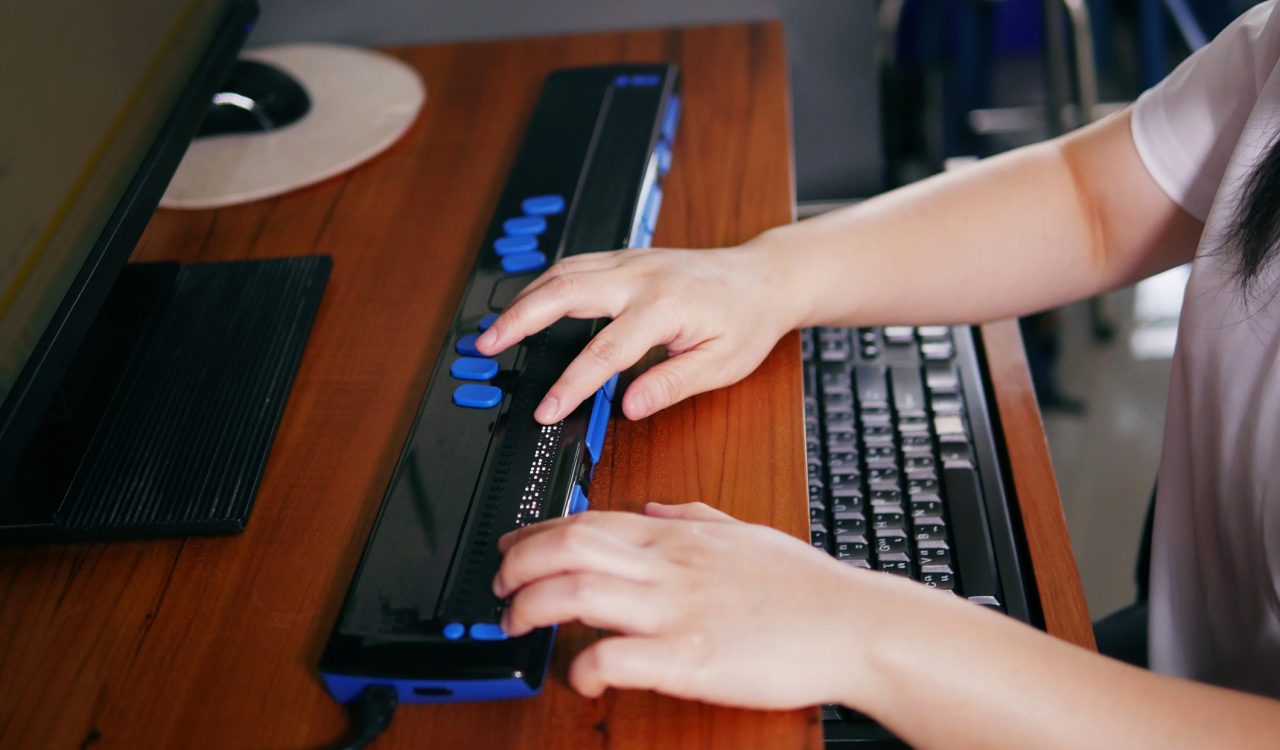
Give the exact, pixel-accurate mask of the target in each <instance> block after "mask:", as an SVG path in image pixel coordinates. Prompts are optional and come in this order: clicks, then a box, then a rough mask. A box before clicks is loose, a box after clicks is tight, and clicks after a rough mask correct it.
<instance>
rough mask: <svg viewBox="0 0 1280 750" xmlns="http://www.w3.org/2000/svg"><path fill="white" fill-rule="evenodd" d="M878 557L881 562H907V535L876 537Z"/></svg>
mask: <svg viewBox="0 0 1280 750" xmlns="http://www.w3.org/2000/svg"><path fill="white" fill-rule="evenodd" d="M876 559H878V560H880V561H881V562H896V561H902V562H906V561H908V560H909V559H910V558H909V557H908V556H907V538H906V537H905V536H882V537H876Z"/></svg>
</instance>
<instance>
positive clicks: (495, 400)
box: [453, 383, 502, 409]
mask: <svg viewBox="0 0 1280 750" xmlns="http://www.w3.org/2000/svg"><path fill="white" fill-rule="evenodd" d="M453 403H455V404H457V405H458V406H465V407H466V408H468V409H492V408H493V407H495V406H497V405H498V404H500V403H502V390H501V389H500V388H498V387H497V386H492V385H481V384H480V383H463V384H462V385H460V386H458V387H457V388H455V389H454V390H453Z"/></svg>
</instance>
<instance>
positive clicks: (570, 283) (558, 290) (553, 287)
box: [544, 271, 578, 300]
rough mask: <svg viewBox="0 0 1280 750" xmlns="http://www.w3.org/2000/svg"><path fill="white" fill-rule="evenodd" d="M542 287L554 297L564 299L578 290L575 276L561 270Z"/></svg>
mask: <svg viewBox="0 0 1280 750" xmlns="http://www.w3.org/2000/svg"><path fill="white" fill-rule="evenodd" d="M544 288H545V289H546V290H547V293H548V294H550V295H551V296H553V297H554V298H556V299H560V300H566V299H569V298H570V297H573V296H574V295H575V294H577V292H578V282H577V277H576V276H574V275H572V274H567V273H564V272H563V271H562V272H561V273H560V275H558V276H556V277H554V278H553V279H551V280H550V281H548V282H547V284H546V286H545V287H544Z"/></svg>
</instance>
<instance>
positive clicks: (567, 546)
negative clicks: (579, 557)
mask: <svg viewBox="0 0 1280 750" xmlns="http://www.w3.org/2000/svg"><path fill="white" fill-rule="evenodd" d="M594 536H595V533H594V532H593V531H592V530H591V528H590V527H588V526H585V525H583V524H580V523H571V524H568V525H566V526H565V527H564V531H562V532H560V540H559V542H560V547H561V549H564V550H566V551H568V552H569V553H571V554H572V553H576V552H581V551H583V550H585V549H587V548H588V547H590V546H591V543H592V541H593V540H594Z"/></svg>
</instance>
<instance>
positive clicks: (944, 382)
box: [924, 362, 960, 393]
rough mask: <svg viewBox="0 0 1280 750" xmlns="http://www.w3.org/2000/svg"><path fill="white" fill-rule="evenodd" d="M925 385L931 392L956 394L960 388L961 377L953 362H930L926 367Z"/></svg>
mask: <svg viewBox="0 0 1280 750" xmlns="http://www.w3.org/2000/svg"><path fill="white" fill-rule="evenodd" d="M924 384H925V386H926V387H927V388H928V389H929V390H930V391H945V392H948V393H954V392H956V391H957V390H958V389H959V388H960V376H959V375H958V374H957V373H956V366H955V365H954V364H952V363H951V362H928V363H926V364H925V366H924Z"/></svg>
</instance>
